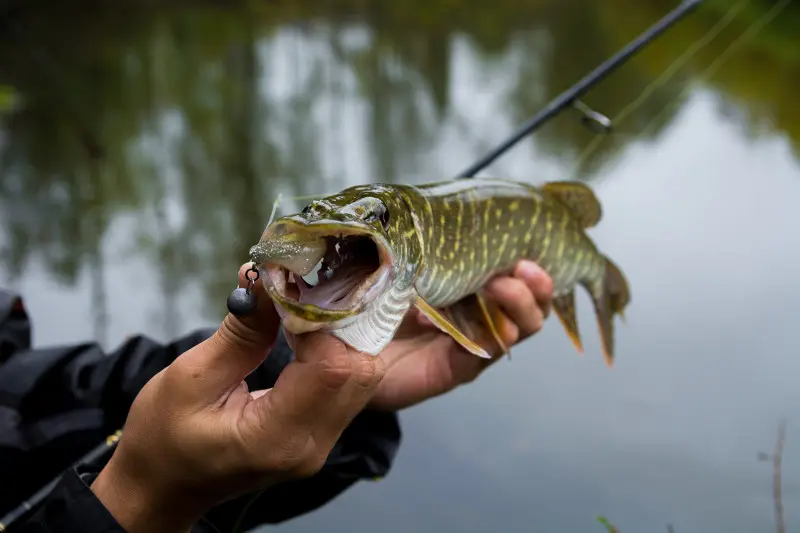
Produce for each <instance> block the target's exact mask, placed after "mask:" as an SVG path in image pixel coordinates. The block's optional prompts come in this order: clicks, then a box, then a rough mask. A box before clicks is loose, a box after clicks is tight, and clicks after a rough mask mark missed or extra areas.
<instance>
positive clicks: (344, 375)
mask: <svg viewBox="0 0 800 533" xmlns="http://www.w3.org/2000/svg"><path fill="white" fill-rule="evenodd" d="M337 352H338V353H336V354H334V355H331V356H330V357H327V358H325V359H321V360H320V361H319V362H318V363H317V365H318V367H319V379H320V381H321V382H322V384H323V385H324V386H325V387H327V388H329V389H333V390H337V389H341V388H342V387H343V386H344V385H345V384H346V383H347V382H348V380H349V379H350V378H351V377H352V375H353V366H352V363H351V361H350V357H349V356H348V354H347V350H344V349H343V350H341V351H338V350H337Z"/></svg>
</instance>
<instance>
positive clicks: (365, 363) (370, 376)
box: [353, 355, 384, 389]
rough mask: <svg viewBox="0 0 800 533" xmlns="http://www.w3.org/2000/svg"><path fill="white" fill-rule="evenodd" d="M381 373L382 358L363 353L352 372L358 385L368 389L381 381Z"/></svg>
mask: <svg viewBox="0 0 800 533" xmlns="http://www.w3.org/2000/svg"><path fill="white" fill-rule="evenodd" d="M383 374H384V365H383V359H381V358H380V357H376V356H372V355H365V356H363V357H362V358H361V359H360V361H358V364H357V365H356V367H355V371H354V373H353V378H354V380H355V382H356V384H357V385H358V386H359V387H361V388H364V389H369V388H372V387H374V386H375V385H377V384H378V383H380V382H381V380H382V379H383Z"/></svg>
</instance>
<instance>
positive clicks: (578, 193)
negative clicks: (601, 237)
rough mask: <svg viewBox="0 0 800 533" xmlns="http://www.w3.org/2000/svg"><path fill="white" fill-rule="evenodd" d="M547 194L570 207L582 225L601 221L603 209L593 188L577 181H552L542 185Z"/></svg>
mask: <svg viewBox="0 0 800 533" xmlns="http://www.w3.org/2000/svg"><path fill="white" fill-rule="evenodd" d="M542 191H543V192H544V193H545V194H549V195H552V196H554V197H556V198H558V200H559V201H560V202H561V203H562V204H564V205H565V206H567V208H569V210H570V212H571V213H572V214H573V216H574V217H575V218H576V219H578V221H579V222H580V224H581V226H582V227H584V228H591V227H592V226H594V225H596V224H597V223H598V222H600V217H602V216H603V209H602V208H601V207H600V201H599V200H598V199H597V197H596V196H595V195H594V192H593V191H592V189H590V188H589V187H588V186H587V185H584V184H583V183H580V182H577V181H551V182H549V183H545V184H544V185H543V186H542Z"/></svg>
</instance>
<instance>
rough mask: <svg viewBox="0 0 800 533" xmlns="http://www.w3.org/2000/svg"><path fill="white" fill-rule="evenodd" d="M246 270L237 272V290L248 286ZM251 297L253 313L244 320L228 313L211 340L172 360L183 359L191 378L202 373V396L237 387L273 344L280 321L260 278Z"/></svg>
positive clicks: (224, 391)
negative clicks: (255, 301) (189, 369)
mask: <svg viewBox="0 0 800 533" xmlns="http://www.w3.org/2000/svg"><path fill="white" fill-rule="evenodd" d="M249 268H250V263H246V264H244V265H242V267H241V268H240V269H239V287H246V286H247V278H246V277H245V276H246V272H247V270H248V269H249ZM253 294H254V295H255V297H256V299H257V305H256V309H255V311H254V312H253V313H251V314H249V315H247V316H244V317H236V316H234V315H232V314H231V313H228V315H227V316H226V317H225V319H224V320H223V322H222V324H221V325H220V327H219V329H217V331H216V332H214V334H213V335H212V336H211V338H209V339H208V340H207V341H206V342H204V343H203V344H201V345H198V346H196V347H195V348H196V349H193V350H190V351H187V352H186V353H184V354H183V355H182V356H181V357H179V358H178V359H176V360H175V362H176V363H177V362H178V361H179V360H181V359H182V360H181V361H180V364H181V365H186V366H187V367H191V368H193V369H194V370H195V372H193V373H192V375H194V374H197V373H198V371H199V373H200V374H202V378H203V380H202V381H203V388H204V389H205V390H204V391H203V393H204V394H208V395H214V396H218V395H222V394H225V393H226V392H228V391H230V389H232V388H234V387H236V386H238V385H239V383H241V382H242V380H243V379H244V378H245V377H247V375H248V374H250V373H251V372H252V371H253V370H255V369H256V368H258V366H259V365H260V364H261V363H262V362H264V359H266V357H267V354H268V353H269V351H270V350H271V349H272V347H273V346H274V344H275V340H276V338H277V336H278V329H279V328H280V318H279V317H278V314H277V312H276V311H275V306H274V304H273V302H272V299H271V298H270V297H269V295H267V293H266V291H265V290H264V288H263V285H262V284H261V279H258V280H256V281H255V284H254V286H253Z"/></svg>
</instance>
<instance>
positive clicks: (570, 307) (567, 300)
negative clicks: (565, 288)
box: [553, 290, 583, 354]
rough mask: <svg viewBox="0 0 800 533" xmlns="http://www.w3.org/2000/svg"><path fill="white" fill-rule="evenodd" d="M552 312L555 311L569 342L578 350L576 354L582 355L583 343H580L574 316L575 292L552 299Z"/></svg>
mask: <svg viewBox="0 0 800 533" xmlns="http://www.w3.org/2000/svg"><path fill="white" fill-rule="evenodd" d="M553 311H555V313H556V316H557V317H558V320H559V321H560V322H561V325H562V326H564V329H565V330H566V332H567V335H568V336H569V340H570V341H572V344H573V345H574V346H575V349H576V350H578V353H580V354H582V353H583V343H582V342H581V334H580V331H579V330H578V319H577V317H576V315H575V291H574V290H572V291H569V292H568V293H567V294H562V295H561V296H557V297H555V298H553Z"/></svg>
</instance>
